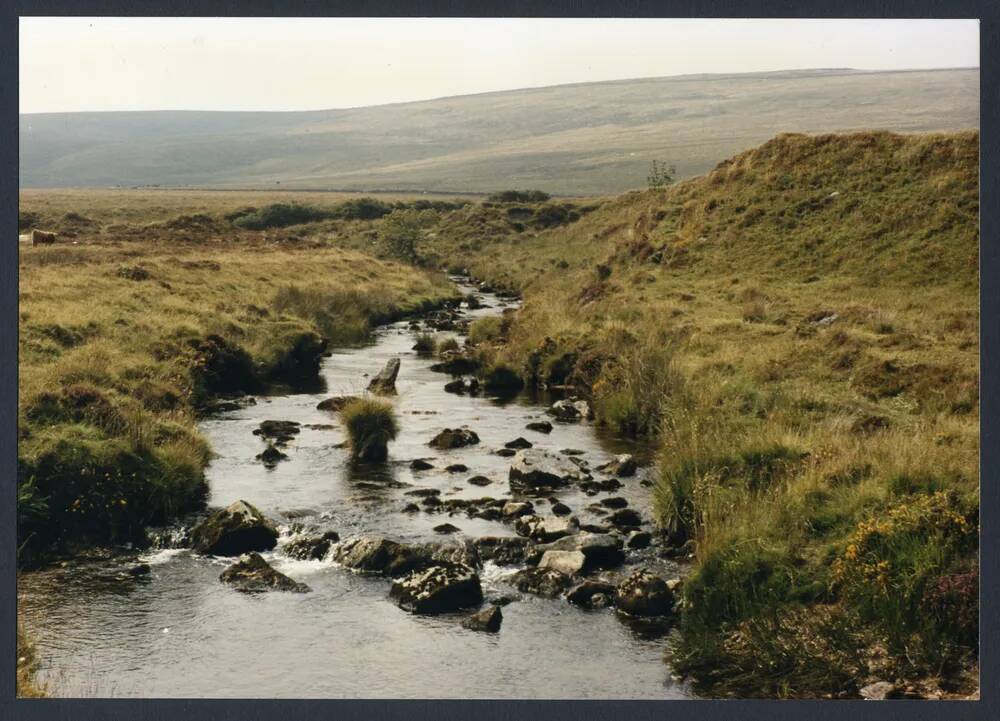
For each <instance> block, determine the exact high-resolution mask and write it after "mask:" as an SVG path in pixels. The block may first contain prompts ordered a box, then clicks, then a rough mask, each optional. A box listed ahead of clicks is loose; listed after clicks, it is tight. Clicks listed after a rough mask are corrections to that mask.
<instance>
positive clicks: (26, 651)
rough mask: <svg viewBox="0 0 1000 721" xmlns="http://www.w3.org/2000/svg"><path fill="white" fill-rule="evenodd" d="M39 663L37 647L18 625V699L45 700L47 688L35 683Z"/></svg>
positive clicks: (19, 624) (16, 681)
mask: <svg viewBox="0 0 1000 721" xmlns="http://www.w3.org/2000/svg"><path fill="white" fill-rule="evenodd" d="M37 665H38V661H37V659H36V658H35V646H34V644H33V643H32V642H31V639H30V638H29V637H28V635H27V634H26V633H25V631H24V628H23V627H22V626H21V623H20V622H18V624H17V676H16V680H15V687H14V693H15V694H16V695H17V696H18V698H43V697H44V696H45V695H46V693H45V688H44V687H42V686H41V685H39V684H38V682H37V681H35V670H36V667H37Z"/></svg>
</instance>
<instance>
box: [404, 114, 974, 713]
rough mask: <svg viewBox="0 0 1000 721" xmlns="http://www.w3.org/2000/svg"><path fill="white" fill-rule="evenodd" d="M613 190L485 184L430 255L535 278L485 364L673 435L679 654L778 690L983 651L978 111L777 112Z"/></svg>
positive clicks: (685, 664)
mask: <svg viewBox="0 0 1000 721" xmlns="http://www.w3.org/2000/svg"><path fill="white" fill-rule="evenodd" d="M592 205H594V206H595V207H594V208H593V209H592V210H591V211H590V212H587V213H585V214H583V215H582V217H581V218H580V219H579V220H576V221H575V222H573V223H571V224H566V225H563V226H560V227H556V228H553V229H549V230H543V231H539V230H536V229H531V228H529V227H527V226H524V225H521V226H518V225H517V224H515V223H513V222H511V221H510V219H509V218H507V217H505V216H504V215H503V214H501V213H500V212H499V211H498V209H496V208H491V207H487V206H484V205H480V206H474V207H469V208H466V209H464V210H462V211H457V212H455V213H453V214H451V215H450V216H448V217H446V218H444V219H443V220H442V223H441V227H440V228H439V229H438V230H437V232H436V234H435V238H434V240H433V242H429V243H428V244H427V246H426V247H425V248H423V249H421V252H422V253H424V254H425V255H426V256H428V257H441V258H444V257H447V258H449V262H451V263H454V264H456V265H458V266H462V267H467V268H469V269H470V271H471V272H472V273H473V274H474V275H475V276H476V277H479V278H482V279H484V280H486V281H488V282H489V283H491V284H493V285H494V286H497V287H506V288H511V289H515V290H519V291H521V292H522V293H523V297H524V304H523V307H522V309H521V310H520V311H519V312H518V313H517V314H516V315H515V316H513V317H512V319H510V321H509V323H508V324H507V325H508V328H507V331H506V332H505V333H504V334H503V336H502V337H501V335H500V334H499V332H498V328H496V327H494V326H492V325H489V326H488V325H486V324H485V322H482V324H480V323H477V324H474V325H473V326H472V328H471V329H470V330H471V332H470V345H473V346H474V348H475V353H476V354H477V355H478V356H479V357H480V358H481V359H482V361H483V364H484V366H489V365H490V364H492V363H498V362H502V363H504V364H507V366H508V367H510V368H511V369H513V370H514V371H515V372H517V373H519V374H521V375H522V376H523V377H525V378H526V379H528V380H530V381H532V382H534V383H539V384H549V385H552V384H570V385H572V386H574V387H575V388H576V390H577V391H578V392H579V393H581V394H584V395H585V396H587V397H589V398H590V399H591V400H592V401H593V404H594V407H595V412H596V415H597V418H598V422H601V423H606V424H609V425H611V426H613V427H616V428H617V429H619V430H620V431H623V432H627V433H634V434H645V435H648V436H651V437H653V438H657V439H659V442H660V444H661V447H662V450H661V453H660V458H659V463H658V475H659V478H658V480H657V483H656V486H655V488H654V491H655V513H656V517H657V519H658V522H659V524H660V526H661V528H662V529H663V531H664V533H665V535H666V538H667V540H668V542H670V543H672V544H674V545H675V546H678V547H680V546H684V547H685V549H686V550H687V551H689V552H690V553H692V554H693V564H692V566H691V570H690V574H689V576H688V578H687V580H686V583H685V586H684V592H683V596H684V605H683V608H684V610H683V613H682V615H681V620H680V630H681V633H680V635H679V637H678V638H679V641H678V642H677V643H676V644H674V645H673V648H672V652H671V659H672V662H673V664H674V666H675V667H676V668H677V669H678V670H679V671H681V672H685V673H690V674H691V675H692V676H693V677H694V678H695V679H696V681H697V683H698V684H699V685H700V687H701V688H702V689H703V690H704V691H706V692H708V693H711V694H716V695H718V694H721V695H725V694H730V693H732V694H738V695H766V696H773V695H786V696H816V695H825V694H832V695H841V694H851V693H856V691H857V688H858V685H859V684H862V683H864V682H865V680H866V679H867V680H875V679H877V678H889V679H894V678H933V677H944V678H947V677H949V676H951V677H954V676H955V675H956V674H960V673H962V669H968V668H969V667H970V665H971V666H974V665H975V655H976V652H977V646H976V644H975V642H974V640H973V637H974V635H975V634H974V633H972V632H970V629H971V628H972V627H973V626H974V625H975V623H974V622H975V619H977V618H978V605H977V603H976V601H975V593H974V592H973V589H974V588H976V586H975V579H976V578H977V573H978V562H977V556H976V553H977V550H976V549H977V546H976V543H975V540H974V539H975V534H976V529H977V528H978V483H979V474H978V450H979V414H978V374H979V364H978V353H979V345H978V322H979V317H978V288H979V285H978V274H977V259H978V248H979V235H978V207H979V206H978V134H977V133H975V132H968V133H956V134H929V135H912V136H901V135H893V134H889V133H858V134H852V135H823V136H805V135H791V134H789V135H782V136H778V137H777V138H775V139H774V140H772V141H770V142H768V143H765V144H764V145H762V146H760V147H759V148H755V149H753V150H750V151H747V152H745V153H742V154H740V155H738V156H736V157H735V158H733V159H731V160H728V161H725V162H723V163H720V164H719V166H718V167H717V168H716V169H715V170H713V171H712V172H711V173H708V174H707V175H705V176H702V177H699V178H695V179H692V180H690V181H686V182H684V183H680V184H678V185H675V186H672V187H669V188H665V189H654V190H649V191H645V192H634V193H629V194H625V195H623V196H620V197H618V198H614V199H605V200H603V201H598V202H595V203H593V204H592ZM895 519H905V520H899V521H896V520H895ZM884 527H886V528H884ZM890 527H891V529H892V530H891V533H892V534H895V535H893V539H894V540H888V539H887V538H886V537H885V533H889V530H886V529H887V528H890ZM872 529H876V530H875V531H873V530H872ZM873 534H874V535H873ZM874 537H877V538H878V539H881V540H880V541H879V542H877V543H876V542H875V541H874V540H870V539H872V538H874ZM865 539H869V540H865ZM866 544H867V545H866ZM862 547H865V548H867V549H868V550H867V551H865V552H864V553H862V552H861V551H860V550H858V549H860V548H862ZM855 554H858V555H855ZM931 609H934V610H931ZM796 649H800V651H799V652H796ZM876 657H877V658H878V663H877V664H876V663H874V661H872V659H873V658H876ZM869 661H872V663H869ZM870 669H874V670H870Z"/></svg>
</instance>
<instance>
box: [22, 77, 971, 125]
mask: <svg viewBox="0 0 1000 721" xmlns="http://www.w3.org/2000/svg"><path fill="white" fill-rule="evenodd" d="M980 69H981V68H980V66H979V65H969V66H952V67H934V68H884V69H866V68H850V67H841V68H816V67H812V68H783V69H780V70H752V71H748V72H742V73H741V72H728V73H679V74H677V75H642V76H635V77H628V78H614V79H610V80H581V81H578V82H570V83H556V84H555V85H530V86H523V87H519V88H506V89H503V90H483V91H478V92H473V93H460V94H457V95H438V96H433V97H429V98H420V99H417V100H397V101H391V102H386V103H374V104H372V105H350V106H344V107H325V108H300V109H295V110H215V109H199V108H147V109H142V110H41V111H26V112H22V111H20V110H19V111H18V117H19V118H20V117H24V116H29V115H71V114H76V115H82V114H94V115H97V114H105V113H106V114H112V113H120V114H124V113H226V114H234V115H235V114H240V113H243V114H264V113H267V114H281V113H329V112H338V111H349V110H365V109H371V108H385V107H391V106H394V105H415V104H419V103H430V102H434V101H438V100H454V99H457V98H470V97H478V96H482V95H499V94H501V93H520V92H530V91H534V90H548V89H554V88H567V87H575V86H582V85H605V84H611V83H627V82H643V81H654V80H686V79H696V78H697V79H718V78H729V77H734V76H762V75H779V74H783V73H826V74H829V75H831V76H832V75H837V74H841V75H846V74H879V73H885V74H890V73H920V72H947V71H956V70H980Z"/></svg>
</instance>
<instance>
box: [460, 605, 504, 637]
mask: <svg viewBox="0 0 1000 721" xmlns="http://www.w3.org/2000/svg"><path fill="white" fill-rule="evenodd" d="M502 622H503V612H501V611H500V607H499V606H487V607H486V608H484V609H483V610H482V611H479V612H478V613H474V614H472V615H471V616H469V617H468V618H466V619H465V620H463V621H462V627H463V628H467V629H469V630H471V631H486V632H487V633H496V632H497V631H499V630H500V624H501V623H502Z"/></svg>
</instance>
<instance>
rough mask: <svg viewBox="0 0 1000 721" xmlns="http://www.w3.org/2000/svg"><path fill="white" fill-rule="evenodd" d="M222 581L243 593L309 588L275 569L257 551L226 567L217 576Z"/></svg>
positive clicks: (301, 591) (295, 590) (293, 590)
mask: <svg viewBox="0 0 1000 721" xmlns="http://www.w3.org/2000/svg"><path fill="white" fill-rule="evenodd" d="M219 580H220V581H222V582H223V583H228V584H229V585H231V586H233V587H235V588H236V590H237V591H242V592H244V593H262V592H264V591H292V592H293V593H306V592H308V591H310V590H311V589H310V588H309V587H308V586H307V585H305V584H304V583H299V582H298V581H293V580H292V579H290V578H289V577H288V576H286V575H285V574H283V573H281V572H280V571H276V570H274V569H273V568H271V566H270V565H269V564H268V562H267V561H265V560H264V559H263V558H262V557H261V555H260V554H259V553H250V554H247V555H246V556H243V557H242V558H240V560H239V561H237V562H236V563H234V564H233V565H232V566H230V567H229V568H227V569H226V570H225V571H223V572H222V574H221V575H220V576H219Z"/></svg>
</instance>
